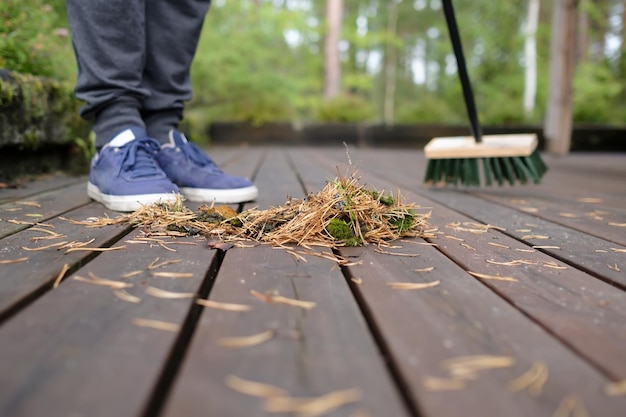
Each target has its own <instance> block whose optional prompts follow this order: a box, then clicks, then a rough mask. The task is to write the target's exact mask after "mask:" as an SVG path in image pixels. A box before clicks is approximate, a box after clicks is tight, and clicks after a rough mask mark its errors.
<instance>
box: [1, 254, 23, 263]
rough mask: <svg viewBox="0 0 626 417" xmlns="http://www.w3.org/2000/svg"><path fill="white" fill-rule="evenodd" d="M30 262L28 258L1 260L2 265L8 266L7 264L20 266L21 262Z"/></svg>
mask: <svg viewBox="0 0 626 417" xmlns="http://www.w3.org/2000/svg"><path fill="white" fill-rule="evenodd" d="M27 260H28V257H26V256H25V257H23V258H17V259H2V260H0V265H7V264H18V263H20V262H26V261H27Z"/></svg>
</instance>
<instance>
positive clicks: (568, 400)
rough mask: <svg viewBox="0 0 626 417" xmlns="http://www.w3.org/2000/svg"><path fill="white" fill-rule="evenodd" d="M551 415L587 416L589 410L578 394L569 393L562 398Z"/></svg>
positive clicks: (564, 416)
mask: <svg viewBox="0 0 626 417" xmlns="http://www.w3.org/2000/svg"><path fill="white" fill-rule="evenodd" d="M552 417H589V412H587V409H586V408H585V406H584V405H583V403H582V401H581V400H580V398H578V396H576V395H573V394H570V395H567V396H566V397H565V398H563V400H562V401H561V403H560V404H559V407H558V408H557V409H556V411H554V414H552Z"/></svg>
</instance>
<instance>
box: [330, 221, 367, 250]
mask: <svg viewBox="0 0 626 417" xmlns="http://www.w3.org/2000/svg"><path fill="white" fill-rule="evenodd" d="M326 231H327V232H328V234H330V235H331V236H332V237H334V238H335V239H337V240H341V241H342V242H343V243H344V244H345V245H346V246H359V245H360V244H361V242H360V241H359V239H358V238H357V237H356V235H355V233H354V229H353V228H352V226H351V225H350V224H349V223H347V222H345V221H343V220H341V219H337V218H334V219H331V220H330V221H329V222H328V224H327V225H326Z"/></svg>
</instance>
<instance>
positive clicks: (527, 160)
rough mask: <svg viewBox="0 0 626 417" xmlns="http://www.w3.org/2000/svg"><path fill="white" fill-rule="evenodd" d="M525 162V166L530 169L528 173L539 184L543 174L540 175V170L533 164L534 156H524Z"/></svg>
mask: <svg viewBox="0 0 626 417" xmlns="http://www.w3.org/2000/svg"><path fill="white" fill-rule="evenodd" d="M523 163H524V166H525V167H526V169H527V170H528V174H529V175H530V177H531V178H532V180H533V182H534V183H535V184H539V182H540V181H541V176H540V175H539V172H538V171H537V168H536V167H535V165H534V164H533V160H532V157H530V156H526V157H524V158H523Z"/></svg>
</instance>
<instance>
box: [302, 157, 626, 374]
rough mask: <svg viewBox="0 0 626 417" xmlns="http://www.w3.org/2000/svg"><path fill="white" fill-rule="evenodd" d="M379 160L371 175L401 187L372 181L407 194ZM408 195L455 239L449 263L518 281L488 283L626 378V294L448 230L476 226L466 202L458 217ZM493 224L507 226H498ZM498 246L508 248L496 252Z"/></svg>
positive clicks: (513, 243)
mask: <svg viewBox="0 0 626 417" xmlns="http://www.w3.org/2000/svg"><path fill="white" fill-rule="evenodd" d="M310 156H311V155H309V157H310ZM339 157H340V156H339V154H336V155H333V157H331V158H328V159H327V160H326V162H325V163H324V165H325V166H328V167H331V166H334V165H335V164H336V160H337V158H339ZM371 157H373V155H371ZM320 158H322V159H323V157H320ZM377 160H378V161H379V164H378V165H377V166H375V167H374V166H373V165H370V166H371V170H372V171H373V170H376V172H377V174H379V173H381V172H382V174H379V175H380V176H381V177H382V176H387V177H388V178H390V177H393V178H394V179H395V181H396V182H389V181H381V180H380V179H378V180H377V179H376V178H374V177H371V176H370V177H368V178H367V180H371V181H373V182H374V183H376V181H378V182H379V184H380V185H379V187H380V186H381V185H384V186H387V187H390V186H392V185H391V184H396V185H395V186H401V187H403V189H405V190H406V189H407V188H408V187H407V182H408V181H409V180H407V176H403V175H401V173H402V171H401V170H400V169H397V164H393V167H395V168H396V169H392V167H390V165H389V164H386V166H385V165H384V164H385V162H384V161H385V160H384V159H383V160H380V159H377ZM433 194H434V192H433ZM440 194H442V195H443V194H444V193H440ZM407 195H408V196H410V198H411V199H412V201H416V202H417V203H418V204H420V205H421V206H426V207H433V213H432V219H431V220H432V224H433V225H435V226H436V227H438V228H439V229H440V230H441V231H442V232H444V234H445V235H448V236H452V238H446V237H445V236H444V237H442V238H440V239H437V243H438V245H439V246H438V247H439V248H440V250H442V251H443V252H444V253H445V254H446V255H447V256H448V257H450V258H451V259H453V260H454V261H455V262H456V263H458V264H459V265H461V266H462V267H463V268H464V269H466V270H469V271H473V272H478V273H484V274H489V275H501V276H512V277H514V278H516V279H518V282H513V283H512V282H502V281H487V280H484V281H483V283H484V284H485V285H487V286H489V287H490V288H492V289H493V290H494V291H496V292H497V293H498V294H500V295H501V296H503V297H504V298H506V299H507V300H508V301H509V302H510V303H512V304H513V305H515V306H516V307H517V308H519V309H520V310H521V311H523V312H524V313H525V314H527V315H528V316H529V317H531V318H533V319H534V320H536V321H537V322H539V323H541V325H542V326H544V327H545V328H546V329H548V331H549V332H551V333H553V334H554V335H556V336H558V337H559V338H560V339H562V340H563V341H564V342H565V343H566V344H567V345H569V346H570V347H571V348H572V349H574V350H575V351H577V352H578V353H579V354H581V355H582V356H584V357H585V358H587V360H589V361H590V362H591V363H593V364H594V366H596V367H597V368H598V369H600V370H601V371H602V372H604V373H605V374H606V375H608V376H610V377H612V378H615V379H621V378H624V376H625V375H626V361H625V360H623V355H622V350H623V349H622V346H624V345H626V324H625V323H626V310H624V309H622V308H621V306H622V305H624V303H626V295H625V293H624V292H623V291H621V290H619V289H617V288H615V287H613V286H611V285H608V284H606V283H604V282H602V281H599V280H597V279H595V278H594V277H592V276H590V275H588V274H586V273H585V272H582V271H581V270H578V269H575V268H572V267H567V269H554V268H553V267H552V266H553V265H551V264H549V263H550V262H556V264H557V265H558V266H559V267H560V266H562V262H559V261H558V260H555V259H554V258H552V257H550V256H549V255H548V254H545V253H542V252H538V251H536V252H533V253H527V252H520V250H521V251H524V250H528V249H529V248H528V246H527V245H525V244H523V243H521V242H519V241H517V240H515V239H513V238H511V237H509V236H507V235H506V234H504V233H501V232H500V231H498V230H496V229H488V230H487V231H486V232H485V233H471V232H467V231H466V232H461V231H458V229H457V230H456V231H455V230H454V229H451V228H449V227H447V225H450V224H452V223H459V224H461V225H462V224H463V223H466V222H467V223H470V222H476V221H477V220H476V219H474V218H470V217H468V216H466V215H464V214H463V211H464V210H465V209H466V204H465V202H463V203H459V204H457V205H455V207H456V210H457V211H453V210H450V209H449V208H447V207H445V206H442V205H441V204H438V203H437V202H435V201H434V200H431V199H427V198H426V197H424V196H423V195H417V194H415V193H413V192H410V191H407ZM491 224H495V225H497V226H505V227H506V226H508V225H506V224H504V225H502V224H498V223H496V222H491ZM475 228H476V226H475ZM507 228H508V227H507ZM455 238H456V239H464V241H458V240H456V239H455ZM493 243H496V244H498V245H504V246H505V247H504V248H503V247H498V246H493V245H492V244H493ZM558 243H559V244H562V242H558ZM468 246H469V247H468ZM487 260H491V261H495V262H509V261H514V260H529V261H531V262H532V264H530V265H520V266H517V267H512V266H502V265H495V264H490V263H488V262H487Z"/></svg>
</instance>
